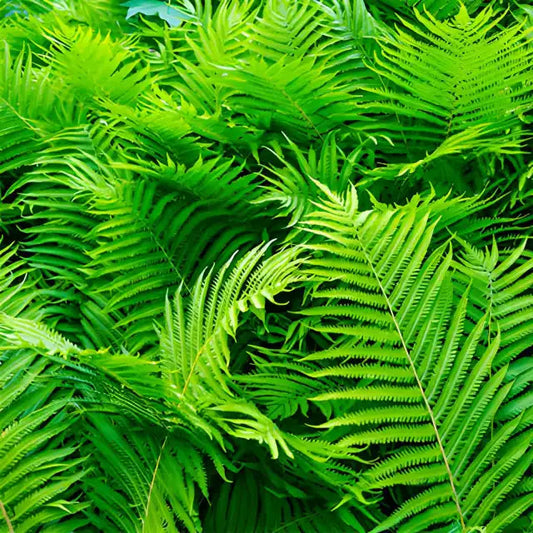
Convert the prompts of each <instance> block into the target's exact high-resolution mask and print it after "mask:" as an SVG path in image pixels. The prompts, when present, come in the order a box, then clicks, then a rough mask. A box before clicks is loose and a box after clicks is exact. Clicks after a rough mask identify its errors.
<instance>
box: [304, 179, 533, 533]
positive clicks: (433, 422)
mask: <svg viewBox="0 0 533 533" xmlns="http://www.w3.org/2000/svg"><path fill="white" fill-rule="evenodd" d="M324 191H325V194H326V197H327V198H326V200H325V201H324V202H323V203H322V204H321V205H320V206H319V210H317V211H316V212H315V213H313V214H311V215H310V216H309V217H308V219H307V220H306V221H304V225H305V226H306V227H307V228H308V231H310V232H311V233H313V234H315V235H317V236H320V237H321V239H323V241H322V242H317V243H313V244H309V245H307V246H306V248H307V249H308V250H309V251H310V252H312V253H313V254H314V257H313V259H312V260H311V261H310V265H311V272H312V274H313V275H314V276H316V277H317V280H316V282H315V283H314V284H313V290H312V292H311V303H312V304H314V305H313V306H311V307H309V308H307V309H304V310H303V311H302V313H303V314H304V316H306V317H307V318H305V319H304V320H305V323H306V324H307V326H308V327H309V328H311V329H312V330H314V331H317V332H319V333H321V334H322V335H324V336H325V337H326V338H327V339H329V340H330V342H331V347H330V348H327V349H325V350H321V351H318V352H315V353H310V354H309V355H308V356H306V357H305V358H304V361H321V362H322V363H323V367H322V368H321V369H320V370H316V371H314V372H312V373H310V375H311V376H314V377H316V378H317V379H318V378H323V377H334V378H335V380H336V381H337V382H338V383H339V386H338V388H335V389H334V390H330V391H327V392H323V393H321V394H319V395H318V396H315V397H314V398H313V399H314V401H316V402H329V403H331V404H333V405H335V404H337V405H338V406H339V407H340V406H342V408H341V412H338V411H337V412H336V414H335V415H333V416H330V417H328V419H327V421H326V422H324V423H323V424H322V425H321V426H320V427H322V428H324V429H325V430H327V431H328V433H331V435H332V438H335V439H336V440H337V439H338V442H339V444H340V445H347V446H348V445H370V446H377V445H379V444H387V445H389V446H392V447H391V452H390V455H389V456H388V457H385V458H383V459H381V460H380V461H378V462H377V463H376V464H375V465H374V466H372V467H371V468H369V469H368V471H367V472H366V473H365V475H364V478H363V480H362V481H361V482H360V483H359V486H360V487H361V488H362V489H363V490H368V491H375V490H383V489H384V488H386V487H394V486H397V485H406V484H408V485H412V486H414V487H418V491H416V492H415V493H414V495H413V496H412V497H410V498H408V499H406V500H405V501H404V502H403V503H401V505H400V507H399V508H398V510H397V511H395V512H394V513H393V514H392V515H391V516H390V517H389V518H387V519H386V520H384V521H383V522H382V523H381V524H380V525H379V526H378V527H376V528H375V529H374V530H373V531H376V532H377V531H388V530H390V529H391V528H394V527H399V526H400V525H401V527H400V528H399V530H400V531H423V530H425V529H426V528H428V527H430V526H432V525H437V524H438V525H441V526H442V525H445V524H448V525H450V524H453V523H458V524H461V527H463V528H464V527H466V526H481V525H483V524H485V523H486V520H487V518H488V517H489V516H491V513H492V512H493V511H494V510H495V508H496V506H497V504H498V502H499V501H500V499H501V498H500V493H499V490H498V489H494V488H492V487H494V486H495V485H494V483H495V482H500V481H501V482H502V483H504V484H505V486H506V487H508V488H509V490H510V489H511V487H512V486H514V483H516V482H517V481H512V480H518V479H520V478H521V476H523V475H524V473H525V471H526V469H527V468H528V465H529V462H530V460H531V456H530V455H529V453H530V452H528V453H525V452H526V450H529V449H530V448H529V445H530V437H529V436H528V434H527V433H524V434H518V433H517V432H516V429H517V427H518V422H519V420H520V413H517V416H515V417H514V418H512V419H511V420H509V422H507V423H506V424H505V425H503V426H502V427H501V430H500V433H498V435H497V436H496V434H494V436H491V431H492V430H493V426H492V424H493V420H494V417H495V416H496V413H497V411H498V409H499V408H500V407H501V406H502V405H503V403H504V401H505V400H506V398H507V397H508V396H509V394H510V389H511V383H510V382H509V383H505V382H504V378H505V374H506V370H507V368H506V367H505V366H504V367H502V368H500V370H498V371H497V372H492V368H493V365H495V358H496V357H497V354H498V351H499V349H500V344H501V335H500V333H496V334H495V335H494V336H493V337H491V340H490V344H488V345H487V346H483V343H482V342H481V339H482V337H483V334H484V332H485V330H486V327H487V321H488V319H487V315H486V314H485V315H483V316H479V317H476V316H475V315H472V316H471V317H469V318H471V319H472V320H474V321H475V322H474V324H473V327H470V326H469V325H468V323H467V319H466V316H467V314H468V313H469V304H468V302H469V295H468V290H467V291H466V293H464V295H463V296H462V298H461V299H460V301H459V302H454V300H453V285H452V277H451V273H450V265H451V255H450V251H449V250H448V246H441V247H440V248H437V249H436V250H435V251H433V252H432V253H430V252H429V245H430V242H431V238H432V234H433V231H434V223H432V222H431V219H430V218H428V213H427V211H426V212H424V210H421V213H420V214H419V213H418V211H417V206H416V204H410V205H408V206H406V207H404V208H398V209H396V210H387V211H382V212H366V213H365V212H363V213H359V212H358V211H357V198H356V194H355V191H352V192H350V193H347V194H346V195H344V196H340V195H335V194H334V193H331V192H329V191H328V190H327V189H325V188H324ZM474 301H475V300H474ZM328 433H326V435H327V434H328ZM507 441H508V443H507V444H506V446H505V448H502V444H503V443H505V442H507ZM524 454H525V455H524ZM488 457H490V458H491V459H492V461H493V462H492V464H491V463H490V462H489V461H488V460H487V458H488ZM494 461H495V462H496V464H497V465H499V464H501V468H499V467H498V466H494V464H495V463H494ZM498 461H500V462H498ZM511 466H512V468H511ZM506 476H510V477H506ZM488 479H490V480H491V482H485V481H484V480H488ZM502 497H503V496H502ZM436 510H437V511H438V512H436Z"/></svg>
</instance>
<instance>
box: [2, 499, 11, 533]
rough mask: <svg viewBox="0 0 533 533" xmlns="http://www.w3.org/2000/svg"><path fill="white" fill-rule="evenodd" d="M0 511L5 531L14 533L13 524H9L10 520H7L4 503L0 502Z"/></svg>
mask: <svg viewBox="0 0 533 533" xmlns="http://www.w3.org/2000/svg"><path fill="white" fill-rule="evenodd" d="M0 509H1V510H2V516H3V517H4V520H5V521H6V524H7V530H8V531H9V533H15V530H14V529H13V524H12V523H11V520H9V516H8V514H7V511H6V508H5V506H4V502H3V501H2V500H0Z"/></svg>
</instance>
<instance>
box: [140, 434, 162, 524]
mask: <svg viewBox="0 0 533 533" xmlns="http://www.w3.org/2000/svg"><path fill="white" fill-rule="evenodd" d="M167 439H168V437H165V440H164V441H163V444H162V445H161V451H160V452H159V456H158V458H157V461H156V463H155V467H154V473H153V474H152V481H151V482H150V488H149V489H148V498H147V499H146V509H145V511H144V519H143V527H142V531H143V532H144V531H145V526H146V519H147V518H148V512H149V509H150V499H151V497H152V490H153V488H154V485H155V479H156V477H157V471H158V470H159V463H160V462H161V457H162V455H163V451H164V449H165V446H166V444H167Z"/></svg>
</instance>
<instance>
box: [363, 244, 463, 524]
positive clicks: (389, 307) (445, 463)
mask: <svg viewBox="0 0 533 533" xmlns="http://www.w3.org/2000/svg"><path fill="white" fill-rule="evenodd" d="M357 238H358V240H359V242H360V243H361V249H362V250H363V254H364V256H365V259H366V261H367V262H368V264H369V266H370V268H371V270H372V274H373V275H374V277H375V278H376V281H377V282H378V285H379V290H380V291H381V293H382V294H383V297H384V298H385V301H386V302H387V308H388V310H389V313H390V315H391V317H392V321H393V323H394V327H395V328H396V331H397V332H398V335H399V337H400V342H401V344H402V349H403V351H404V352H405V355H406V357H407V360H408V361H409V366H410V367H411V370H412V372H413V375H414V377H415V380H416V383H417V385H418V388H419V389H420V394H421V395H422V399H423V401H424V405H425V406H426V409H427V410H428V413H429V418H430V420H431V425H432V426H433V430H434V431H435V436H436V439H437V443H438V446H439V449H440V452H441V455H442V460H443V461H444V466H445V467H446V472H447V473H448V478H449V480H450V485H451V489H452V495H453V500H454V503H455V507H456V508H457V514H458V515H459V520H460V521H461V530H462V531H463V532H464V531H466V525H465V520H464V516H463V512H462V510H461V505H460V503H459V496H458V495H457V490H456V489H455V483H454V481H453V474H452V470H451V468H450V464H449V462H448V458H447V457H446V450H445V449H444V445H443V444H442V439H441V437H440V434H439V428H438V427H437V421H436V420H435V416H434V414H433V410H432V409H431V405H430V403H429V400H428V398H427V396H426V393H425V391H424V386H423V385H422V381H421V379H420V377H419V376H418V372H417V371H416V367H415V364H414V361H413V359H412V358H411V354H410V352H409V348H407V344H406V342H405V339H404V337H403V334H402V331H401V329H400V324H398V321H397V320H396V315H395V314H394V310H393V308H392V305H391V302H390V300H389V297H388V295H387V292H386V291H385V287H383V285H382V283H381V279H380V278H379V276H378V273H377V272H376V269H375V268H374V265H373V263H372V260H371V259H370V256H369V255H368V253H367V251H366V249H365V247H364V246H363V240H362V239H361V238H360V236H359V235H358V234H357Z"/></svg>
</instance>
